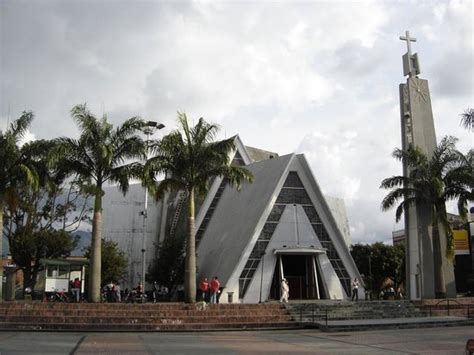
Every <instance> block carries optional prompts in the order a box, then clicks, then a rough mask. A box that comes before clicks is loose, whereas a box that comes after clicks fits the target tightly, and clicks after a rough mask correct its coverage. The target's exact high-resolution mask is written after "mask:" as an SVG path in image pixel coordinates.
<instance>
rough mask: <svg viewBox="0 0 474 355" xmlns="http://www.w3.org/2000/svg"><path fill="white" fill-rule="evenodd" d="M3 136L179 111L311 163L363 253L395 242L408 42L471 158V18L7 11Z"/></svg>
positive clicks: (452, 11) (339, 11) (221, 6)
mask: <svg viewBox="0 0 474 355" xmlns="http://www.w3.org/2000/svg"><path fill="white" fill-rule="evenodd" d="M0 12H1V15H0V16H1V18H0V23H1V24H0V26H1V34H0V35H1V42H0V60H1V63H0V65H1V67H0V68H1V69H0V80H1V93H0V96H1V102H0V105H1V106H0V128H4V127H5V126H6V125H7V122H8V120H11V119H14V118H17V117H18V116H19V115H20V114H21V112H22V111H23V110H33V111H34V112H35V115H36V118H35V121H34V123H33V125H32V128H31V132H30V137H31V138H53V137H57V136H64V135H67V136H77V135H78V131H77V129H76V128H75V126H74V124H73V121H72V119H71V118H70V115H69V111H70V109H71V108H72V107H73V106H74V105H76V104H78V103H84V102H86V103H87V104H88V106H89V107H90V109H91V110H92V111H93V112H94V113H96V114H97V115H101V114H102V113H103V112H105V113H106V114H107V115H108V117H109V119H110V120H111V121H112V122H114V123H120V122H122V121H123V120H124V119H126V118H128V117H131V116H134V115H140V116H142V117H144V118H145V119H152V120H156V121H160V122H163V123H164V124H166V126H167V128H166V129H165V130H164V131H165V133H166V132H168V131H169V129H172V128H174V127H175V124H176V112H177V111H184V112H186V113H187V115H188V117H189V118H194V119H197V118H199V117H201V116H202V117H204V118H205V119H206V120H208V121H211V122H214V123H218V124H219V125H220V126H221V137H222V138H223V137H229V136H231V135H234V134H236V133H238V134H239V135H240V136H241V138H242V140H243V141H244V143H245V144H247V145H250V146H254V147H259V148H262V149H266V150H271V151H275V152H277V153H279V154H280V155H283V154H287V153H291V152H299V153H305V154H306V157H307V159H308V160H309V162H310V164H311V166H312V168H313V172H314V175H315V176H316V178H317V180H318V181H319V184H320V186H321V188H322V189H323V191H324V192H325V193H326V194H329V195H332V196H336V197H341V198H344V199H345V202H346V206H347V210H348V215H349V223H350V226H351V232H352V238H353V241H354V242H374V241H385V242H388V241H389V240H390V239H391V232H392V230H393V229H396V228H397V226H396V225H395V222H394V217H393V216H394V213H383V212H381V211H380V201H381V199H382V197H383V195H384V193H385V192H384V191H381V190H379V188H378V187H379V185H380V181H381V180H382V179H383V178H385V177H388V176H391V175H394V174H399V173H400V172H401V167H400V165H399V164H398V163H397V162H396V161H394V160H393V158H391V152H392V150H393V149H394V148H395V147H397V146H400V142H401V138H400V127H399V99H398V85H399V83H401V82H404V80H405V79H404V77H403V75H402V65H401V56H402V55H403V54H404V53H405V52H406V45H405V43H404V42H402V41H400V40H399V38H398V37H399V36H400V35H403V34H404V33H405V30H407V29H408V30H410V33H411V35H412V36H414V37H416V38H417V42H416V43H415V44H414V45H413V47H412V48H413V50H414V52H418V53H419V57H420V63H421V71H422V74H421V77H422V78H425V79H428V80H429V83H430V89H431V95H432V101H433V111H434V116H435V126H436V132H437V135H438V138H441V137H442V136H444V135H454V136H457V137H459V138H460V141H459V144H458V147H459V149H460V150H462V151H464V152H466V151H467V150H468V149H469V148H470V147H472V145H473V138H472V134H470V133H469V132H467V131H466V130H464V129H462V128H461V127H460V126H459V114H460V113H462V112H463V111H464V110H465V109H466V108H468V107H473V106H474V100H473V97H474V95H473V86H474V84H473V82H474V77H473V75H474V74H473V66H474V59H473V43H474V41H473V21H472V17H473V5H472V2H471V0H466V1H420V0H416V1H388V0H387V1H376V2H375V1H374V2H372V1H328V2H323V1H295V2H289V1H260V2H255V1H219V2H217V1H216V2H214V1H190V2H188V1H186V2H185V1H179V2H172V1H143V0H138V1H132V0H128V1H125V0H103V1H95V0H94V1H92V0H87V1H86V0H82V1H81V0H79V1H74V2H72V1H66V0H64V1H49V0H36V1H33V0H30V1H22V0H0Z"/></svg>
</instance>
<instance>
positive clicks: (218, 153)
mask: <svg viewBox="0 0 474 355" xmlns="http://www.w3.org/2000/svg"><path fill="white" fill-rule="evenodd" d="M178 122H179V126H180V127H179V128H180V130H176V131H173V132H171V133H170V134H169V135H167V136H165V137H163V139H162V140H161V141H158V142H154V143H153V144H152V145H151V146H150V149H151V150H152V152H153V153H154V157H152V158H150V159H149V160H148V162H147V163H146V165H145V178H144V180H145V181H144V183H145V184H147V185H148V186H150V190H151V192H152V193H153V194H154V195H155V197H156V198H160V197H161V196H163V194H164V193H165V192H167V191H171V190H173V191H179V190H184V191H185V192H186V194H187V212H188V214H187V234H186V260H185V275H184V278H185V281H184V284H185V300H186V302H187V303H192V302H194V301H195V298H196V239H195V220H194V218H195V203H194V198H195V194H198V195H203V194H205V193H206V192H207V191H208V188H209V184H210V181H211V180H212V179H213V178H215V177H223V178H225V179H226V181H228V183H229V184H230V185H232V186H235V187H236V188H237V189H240V187H241V185H242V183H243V182H244V181H248V182H251V181H252V178H253V177H252V174H251V173H250V172H249V171H248V170H247V169H245V168H242V167H235V166H230V153H231V152H232V151H233V150H234V149H235V145H234V138H230V139H226V140H222V141H214V139H215V137H216V134H217V132H218V127H217V126H216V125H214V124H210V123H207V122H206V121H204V119H203V118H200V119H199V122H198V123H197V124H196V125H195V126H194V127H189V125H188V120H187V117H186V115H185V114H184V113H178ZM160 174H165V178H164V180H163V181H160V182H159V183H158V181H157V177H158V176H159V175H160Z"/></svg>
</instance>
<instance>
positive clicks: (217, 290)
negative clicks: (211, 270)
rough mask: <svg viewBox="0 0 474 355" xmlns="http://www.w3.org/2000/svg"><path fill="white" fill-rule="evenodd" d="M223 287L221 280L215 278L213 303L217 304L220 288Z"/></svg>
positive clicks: (212, 293) (212, 292)
mask: <svg viewBox="0 0 474 355" xmlns="http://www.w3.org/2000/svg"><path fill="white" fill-rule="evenodd" d="M220 287H221V283H220V282H219V279H218V278H217V276H214V278H213V279H212V281H211V287H210V289H211V303H214V304H215V303H217V294H218V293H219V288H220Z"/></svg>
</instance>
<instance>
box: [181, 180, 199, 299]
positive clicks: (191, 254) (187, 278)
mask: <svg viewBox="0 0 474 355" xmlns="http://www.w3.org/2000/svg"><path fill="white" fill-rule="evenodd" d="M194 208H195V206H194V189H193V188H191V189H190V190H189V191H188V234H187V239H186V262H185V269H184V290H185V301H186V303H193V302H196V236H195V233H194V230H195V221H194Z"/></svg>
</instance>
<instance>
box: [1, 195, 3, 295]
mask: <svg viewBox="0 0 474 355" xmlns="http://www.w3.org/2000/svg"><path fill="white" fill-rule="evenodd" d="M0 302H3V199H2V197H1V196H0Z"/></svg>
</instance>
